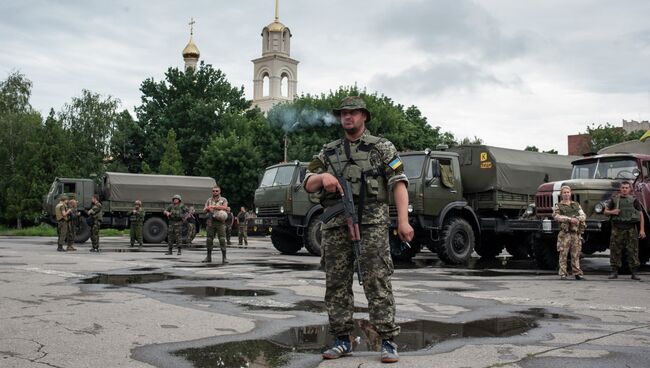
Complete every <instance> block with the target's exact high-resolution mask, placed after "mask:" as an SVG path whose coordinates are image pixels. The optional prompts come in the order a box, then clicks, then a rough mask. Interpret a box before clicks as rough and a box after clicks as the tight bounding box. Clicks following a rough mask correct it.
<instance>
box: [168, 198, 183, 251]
mask: <svg viewBox="0 0 650 368" xmlns="http://www.w3.org/2000/svg"><path fill="white" fill-rule="evenodd" d="M181 202H182V199H181V196H180V194H176V195H174V196H173V197H172V204H170V205H169V206H167V209H165V211H164V212H163V213H164V214H165V216H167V218H168V219H169V226H168V230H167V253H165V254H166V255H170V254H172V249H173V248H174V244H176V245H177V246H178V255H180V254H181V246H182V244H183V236H182V231H183V216H185V214H187V212H188V210H187V207H185V205H184V204H182V203H181Z"/></svg>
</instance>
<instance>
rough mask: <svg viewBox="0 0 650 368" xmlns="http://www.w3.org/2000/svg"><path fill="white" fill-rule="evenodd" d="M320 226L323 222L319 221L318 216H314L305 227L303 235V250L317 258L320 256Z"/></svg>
mask: <svg viewBox="0 0 650 368" xmlns="http://www.w3.org/2000/svg"><path fill="white" fill-rule="evenodd" d="M322 225H323V221H321V219H320V215H314V216H313V217H312V219H311V220H310V221H309V226H307V233H306V234H305V248H306V249H307V251H308V252H309V253H311V254H313V255H315V256H319V257H320V254H321V251H320V242H321V226H322Z"/></svg>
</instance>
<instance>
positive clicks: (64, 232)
mask: <svg viewBox="0 0 650 368" xmlns="http://www.w3.org/2000/svg"><path fill="white" fill-rule="evenodd" d="M56 225H57V230H58V231H59V239H58V241H57V244H58V245H59V248H60V247H63V244H66V242H67V240H68V239H67V237H68V223H67V222H66V221H65V220H60V221H58V222H57V224H56Z"/></svg>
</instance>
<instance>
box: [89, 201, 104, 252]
mask: <svg viewBox="0 0 650 368" xmlns="http://www.w3.org/2000/svg"><path fill="white" fill-rule="evenodd" d="M91 202H92V204H93V206H92V207H91V208H90V210H88V215H90V220H91V221H92V225H91V228H90V241H91V243H92V248H91V249H90V251H91V252H99V228H100V227H101V226H102V217H103V216H104V211H103V210H102V203H101V202H100V201H99V196H98V195H97V194H94V195H93V197H92V199H91Z"/></svg>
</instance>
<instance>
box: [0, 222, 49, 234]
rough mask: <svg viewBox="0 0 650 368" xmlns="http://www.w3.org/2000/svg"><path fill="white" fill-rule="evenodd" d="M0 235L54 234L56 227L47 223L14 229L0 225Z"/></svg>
mask: <svg viewBox="0 0 650 368" xmlns="http://www.w3.org/2000/svg"><path fill="white" fill-rule="evenodd" d="M0 235H4V236H56V228H55V227H54V226H51V225H48V224H40V225H38V226H30V227H24V228H22V229H14V228H10V227H5V226H0Z"/></svg>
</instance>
